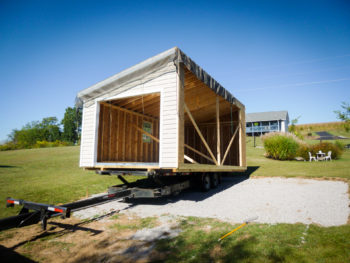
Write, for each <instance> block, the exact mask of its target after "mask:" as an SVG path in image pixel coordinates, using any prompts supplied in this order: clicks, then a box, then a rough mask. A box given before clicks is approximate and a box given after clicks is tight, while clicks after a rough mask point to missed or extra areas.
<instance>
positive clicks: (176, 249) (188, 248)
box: [151, 235, 258, 262]
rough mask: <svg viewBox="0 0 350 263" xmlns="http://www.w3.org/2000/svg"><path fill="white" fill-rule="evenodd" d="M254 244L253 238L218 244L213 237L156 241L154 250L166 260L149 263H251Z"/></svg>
mask: <svg viewBox="0 0 350 263" xmlns="http://www.w3.org/2000/svg"><path fill="white" fill-rule="evenodd" d="M256 244H257V239H256V238H255V237H249V238H247V239H244V240H240V241H237V242H221V243H219V242H218V241H217V238H216V237H215V236H213V235H209V236H207V237H205V236H202V238H198V239H197V240H191V239H189V240H188V239H187V238H186V236H179V237H177V238H175V239H172V240H170V239H165V240H160V241H158V244H157V247H156V250H157V252H159V253H161V254H166V258H165V260H164V259H163V258H162V259H154V260H152V261H151V262H242V261H245V262H252V261H254V259H256V258H257V256H258V255H257V253H256V252H255V251H254V249H252V248H253V247H254V246H255V245H256Z"/></svg>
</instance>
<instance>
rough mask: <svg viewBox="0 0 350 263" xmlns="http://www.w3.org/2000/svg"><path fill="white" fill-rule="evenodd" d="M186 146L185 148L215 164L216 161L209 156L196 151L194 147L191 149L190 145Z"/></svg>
mask: <svg viewBox="0 0 350 263" xmlns="http://www.w3.org/2000/svg"><path fill="white" fill-rule="evenodd" d="M184 146H185V147H186V148H187V149H189V150H191V151H193V152H195V153H196V154H198V155H200V156H202V157H204V158H205V159H207V160H209V161H211V162H213V163H215V161H214V160H213V159H212V158H210V157H209V156H207V155H205V154H204V153H201V152H200V151H198V150H196V149H195V148H193V147H191V146H189V145H187V144H184Z"/></svg>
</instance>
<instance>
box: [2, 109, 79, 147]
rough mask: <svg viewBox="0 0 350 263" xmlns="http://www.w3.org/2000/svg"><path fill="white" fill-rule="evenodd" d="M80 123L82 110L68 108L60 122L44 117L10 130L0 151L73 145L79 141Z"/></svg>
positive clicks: (54, 118) (53, 118)
mask: <svg viewBox="0 0 350 263" xmlns="http://www.w3.org/2000/svg"><path fill="white" fill-rule="evenodd" d="M81 122H82V110H81V109H80V108H76V107H73V108H72V107H68V108H66V110H65V113H64V117H63V119H62V120H61V122H59V121H58V119H57V118H56V117H46V118H43V119H42V120H41V121H32V122H30V123H27V124H26V125H24V126H23V127H22V129H14V130H12V132H11V134H9V135H8V142H7V143H5V144H3V145H0V150H13V149H25V148H40V147H53V146H66V145H75V144H77V143H79V141H80V136H81Z"/></svg>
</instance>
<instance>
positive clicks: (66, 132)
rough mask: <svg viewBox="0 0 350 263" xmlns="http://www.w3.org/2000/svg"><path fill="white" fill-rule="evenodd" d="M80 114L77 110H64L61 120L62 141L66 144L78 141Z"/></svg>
mask: <svg viewBox="0 0 350 263" xmlns="http://www.w3.org/2000/svg"><path fill="white" fill-rule="evenodd" d="M81 121H82V114H81V109H79V108H76V107H74V108H71V107H68V108H66V112H65V113H64V117H63V119H62V122H61V123H62V125H63V133H62V139H63V140H64V141H67V142H72V143H76V142H77V141H78V140H79V139H80V133H81Z"/></svg>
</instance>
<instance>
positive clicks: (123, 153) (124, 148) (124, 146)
mask: <svg viewBox="0 0 350 263" xmlns="http://www.w3.org/2000/svg"><path fill="white" fill-rule="evenodd" d="M123 115H124V120H123V121H124V123H123V140H122V160H123V161H125V152H126V142H125V137H126V115H127V113H126V112H125V111H124V113H123Z"/></svg>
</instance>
